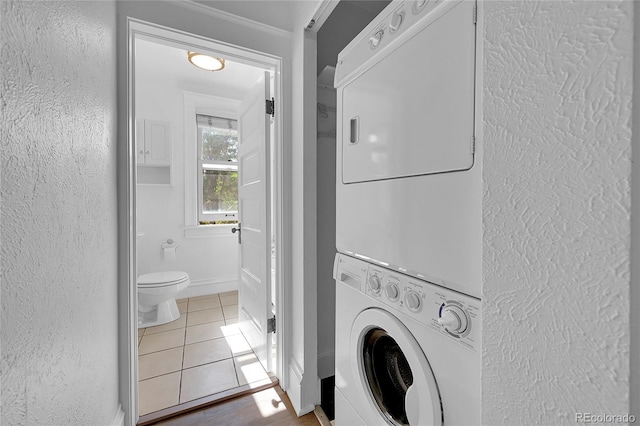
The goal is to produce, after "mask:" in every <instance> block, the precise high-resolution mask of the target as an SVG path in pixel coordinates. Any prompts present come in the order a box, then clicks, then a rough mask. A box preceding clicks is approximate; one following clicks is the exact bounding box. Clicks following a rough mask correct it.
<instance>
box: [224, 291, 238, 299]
mask: <svg viewBox="0 0 640 426" xmlns="http://www.w3.org/2000/svg"><path fill="white" fill-rule="evenodd" d="M237 295H238V290H232V291H225V292H222V293H220V297H222V296H237Z"/></svg>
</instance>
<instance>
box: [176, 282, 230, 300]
mask: <svg viewBox="0 0 640 426" xmlns="http://www.w3.org/2000/svg"><path fill="white" fill-rule="evenodd" d="M236 290H238V278H237V277H224V278H222V279H216V280H192V281H191V284H189V287H187V288H186V289H185V290H184V291H182V292H181V293H179V294H178V295H177V296H176V299H186V298H187V297H198V296H206V295H208V294H215V293H224V292H227V291H236Z"/></svg>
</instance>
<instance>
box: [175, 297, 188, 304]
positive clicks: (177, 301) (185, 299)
mask: <svg viewBox="0 0 640 426" xmlns="http://www.w3.org/2000/svg"><path fill="white" fill-rule="evenodd" d="M188 301H189V298H188V297H183V298H182V299H176V303H178V304H180V303H185V302H188Z"/></svg>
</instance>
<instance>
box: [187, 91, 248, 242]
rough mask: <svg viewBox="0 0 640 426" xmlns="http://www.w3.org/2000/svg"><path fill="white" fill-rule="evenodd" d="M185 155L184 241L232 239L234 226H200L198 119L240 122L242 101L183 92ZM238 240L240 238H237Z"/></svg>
mask: <svg viewBox="0 0 640 426" xmlns="http://www.w3.org/2000/svg"><path fill="white" fill-rule="evenodd" d="M182 94H183V101H184V109H183V114H184V116H183V123H184V124H183V130H182V131H183V134H184V139H183V141H184V143H183V146H184V151H183V158H182V162H183V164H184V170H183V173H182V176H183V179H184V189H185V190H184V228H183V229H184V236H185V238H208V237H213V236H216V237H223V236H224V237H225V238H232V237H233V236H232V234H231V232H230V229H231V228H233V227H234V226H237V225H233V224H216V225H209V224H207V225H201V224H200V222H199V220H198V176H199V172H198V161H197V159H198V157H199V154H198V148H197V123H196V115H197V114H205V115H211V116H215V117H224V118H229V119H233V120H238V119H239V118H240V115H239V110H240V101H239V100H237V99H230V98H224V97H220V96H215V95H209V94H204V93H199V92H191V91H188V90H183V91H182ZM178 184H179V182H178ZM236 238H237V237H236Z"/></svg>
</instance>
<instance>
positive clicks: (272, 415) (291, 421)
mask: <svg viewBox="0 0 640 426" xmlns="http://www.w3.org/2000/svg"><path fill="white" fill-rule="evenodd" d="M155 424H156V425H165V426H199V425H225V426H226V425H230V426H231V425H238V426H240V425H256V426H262V425H265V426H275V425H314V426H315V425H319V424H320V423H319V422H318V420H317V418H316V416H315V415H314V414H313V413H309V414H306V415H304V416H302V417H298V416H296V413H295V412H294V411H293V407H292V405H291V401H289V398H288V397H287V395H286V393H285V392H284V391H283V390H282V388H281V387H280V386H278V385H276V386H274V387H272V388H269V389H265V390H262V391H260V392H256V393H254V394H250V395H244V396H241V397H238V398H235V399H231V400H229V401H226V402H223V403H220V404H217V405H214V406H212V407H208V408H204V409H201V410H198V411H192V412H190V413H187V414H183V415H181V416H178V417H173V418H171V419H168V420H164V421H161V422H158V423H155Z"/></svg>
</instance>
